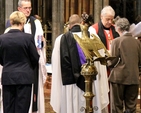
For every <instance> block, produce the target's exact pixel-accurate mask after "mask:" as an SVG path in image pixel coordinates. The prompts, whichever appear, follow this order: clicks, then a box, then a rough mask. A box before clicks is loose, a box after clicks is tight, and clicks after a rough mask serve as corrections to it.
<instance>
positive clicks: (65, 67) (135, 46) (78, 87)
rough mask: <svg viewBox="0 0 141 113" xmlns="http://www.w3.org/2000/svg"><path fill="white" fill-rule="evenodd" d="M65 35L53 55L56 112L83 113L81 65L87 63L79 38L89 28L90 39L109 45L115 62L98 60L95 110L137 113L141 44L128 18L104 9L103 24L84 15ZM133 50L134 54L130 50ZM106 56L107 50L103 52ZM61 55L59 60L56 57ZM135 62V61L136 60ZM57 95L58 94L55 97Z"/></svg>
mask: <svg viewBox="0 0 141 113" xmlns="http://www.w3.org/2000/svg"><path fill="white" fill-rule="evenodd" d="M66 25H67V26H65V30H64V31H65V32H64V33H63V34H61V35H60V36H58V37H57V38H56V41H55V44H54V48H53V52H52V88H51V102H50V103H51V106H52V107H53V110H54V111H55V112H56V113H83V112H85V110H84V111H81V108H82V107H85V104H86V100H85V98H84V96H83V95H84V92H85V83H84V81H85V80H84V77H83V76H82V75H81V73H80V71H81V66H82V65H83V64H84V63H86V56H85V54H84V51H83V50H82V48H81V47H80V46H81V45H79V44H80V43H79V42H77V41H78V40H76V39H75V35H77V36H78V37H79V38H83V37H82V32H83V31H82V29H81V25H85V26H87V27H88V35H89V38H92V37H91V36H92V35H94V36H96V37H98V38H99V39H100V40H101V42H102V43H103V44H104V45H105V47H106V49H107V50H108V51H109V53H110V54H111V56H113V57H114V59H111V60H110V59H109V60H108V59H107V60H106V63H107V65H101V64H100V62H99V61H95V62H94V65H95V66H96V68H97V71H98V74H97V76H96V79H95V80H93V85H92V89H93V93H94V95H95V96H94V98H93V101H92V103H93V108H95V107H97V108H98V109H93V110H94V112H95V113H123V112H124V113H136V104H137V97H138V88H139V65H140V64H141V51H140V49H141V44H140V41H139V40H137V39H136V38H135V37H134V36H133V35H132V33H131V31H130V23H129V21H128V19H127V18H121V17H119V16H118V17H117V18H115V11H114V9H113V8H112V7H111V6H105V7H104V8H103V9H102V10H101V15H100V21H99V22H98V23H94V20H93V18H92V16H91V15H88V14H87V13H86V12H84V13H83V14H82V15H81V17H80V16H79V15H77V14H73V15H71V16H70V18H69V21H68V22H67V24H66ZM131 49H132V51H130V50H131ZM99 53H100V54H101V55H102V56H106V55H105V53H104V52H103V49H101V50H99ZM56 56H57V57H56ZM133 59H135V60H133ZM56 92H57V95H55V94H56Z"/></svg>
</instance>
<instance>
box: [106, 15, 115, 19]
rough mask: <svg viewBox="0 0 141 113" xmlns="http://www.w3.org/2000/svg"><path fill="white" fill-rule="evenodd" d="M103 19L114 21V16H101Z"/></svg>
mask: <svg viewBox="0 0 141 113" xmlns="http://www.w3.org/2000/svg"><path fill="white" fill-rule="evenodd" d="M103 18H105V19H114V16H111V15H106V16H103Z"/></svg>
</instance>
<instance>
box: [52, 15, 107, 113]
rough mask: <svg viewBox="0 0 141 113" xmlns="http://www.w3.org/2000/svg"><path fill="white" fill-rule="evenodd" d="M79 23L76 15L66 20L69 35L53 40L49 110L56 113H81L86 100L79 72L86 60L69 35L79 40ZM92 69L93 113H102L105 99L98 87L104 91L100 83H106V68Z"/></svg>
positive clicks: (98, 66)
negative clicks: (67, 21) (50, 107)
mask: <svg viewBox="0 0 141 113" xmlns="http://www.w3.org/2000/svg"><path fill="white" fill-rule="evenodd" d="M80 22H81V18H80V17H79V16H78V15H77V14H73V15H72V16H70V18H69V29H70V31H68V32H66V33H65V34H63V35H60V36H59V37H57V38H56V41H55V45H54V48H53V52H52V88H51V106H52V107H53V110H54V111H55V112H56V113H85V111H83V112H82V111H80V109H81V108H82V107H86V106H85V103H86V100H85V98H84V96H83V94H84V91H85V83H84V77H83V76H82V75H81V74H80V71H81V66H82V64H84V63H86V59H85V55H84V53H83V51H82V49H81V48H80V46H79V45H78V43H77V41H76V40H75V39H74V35H73V34H77V35H78V36H79V37H80V38H81V37H82V36H81V35H82V32H81V28H80ZM95 65H96V66H97V68H98V69H97V70H98V73H99V74H98V75H97V77H98V78H97V79H96V80H95V81H94V83H93V91H94V94H95V95H96V96H95V97H94V98H93V107H94V106H97V107H98V109H97V111H94V113H102V109H103V108H102V106H101V105H102V103H105V102H106V101H105V99H107V97H106V96H105V95H104V96H103V94H105V92H107V91H105V92H103V91H102V90H99V89H101V87H104V88H103V89H106V87H107V85H108V83H107V84H104V83H105V82H103V81H102V80H101V79H104V80H105V81H107V80H106V79H105V77H106V75H105V74H106V66H103V65H100V63H99V62H97V64H95ZM99 84H100V85H99ZM107 95H108V93H107Z"/></svg>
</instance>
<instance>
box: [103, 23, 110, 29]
mask: <svg viewBox="0 0 141 113" xmlns="http://www.w3.org/2000/svg"><path fill="white" fill-rule="evenodd" d="M102 26H103V29H104V30H110V28H106V27H104V25H103V24H102Z"/></svg>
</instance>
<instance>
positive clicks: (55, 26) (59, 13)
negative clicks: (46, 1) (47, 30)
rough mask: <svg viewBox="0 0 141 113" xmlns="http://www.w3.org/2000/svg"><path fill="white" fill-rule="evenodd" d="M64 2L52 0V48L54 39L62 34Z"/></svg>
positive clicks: (62, 0)
mask: <svg viewBox="0 0 141 113" xmlns="http://www.w3.org/2000/svg"><path fill="white" fill-rule="evenodd" d="M63 25H64V0H52V48H53V46H54V42H55V39H56V37H58V36H59V35H60V34H62V33H63Z"/></svg>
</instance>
